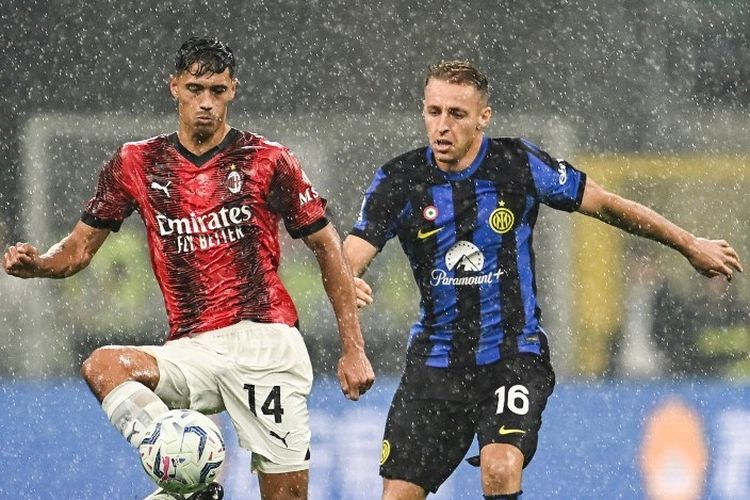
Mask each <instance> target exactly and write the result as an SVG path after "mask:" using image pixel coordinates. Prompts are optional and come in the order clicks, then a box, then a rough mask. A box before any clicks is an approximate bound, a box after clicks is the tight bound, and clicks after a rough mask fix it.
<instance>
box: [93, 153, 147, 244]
mask: <svg viewBox="0 0 750 500" xmlns="http://www.w3.org/2000/svg"><path fill="white" fill-rule="evenodd" d="M124 151H125V149H124V147H121V148H120V149H118V150H117V152H116V153H115V154H114V155H113V156H112V159H110V160H109V162H108V163H107V164H106V165H105V166H104V168H103V169H102V171H101V172H100V173H99V181H98V182H97V185H96V193H95V194H94V197H93V198H91V199H90V200H89V201H88V203H87V204H86V207H85V209H84V212H83V215H82V216H81V220H82V221H83V222H84V223H86V224H88V225H89V226H91V227H95V228H97V229H109V230H111V231H115V232H117V231H119V230H120V226H121V225H122V222H123V221H124V220H125V219H126V218H127V217H128V216H129V215H130V214H132V213H133V210H135V200H134V199H133V197H132V196H131V194H130V193H129V192H128V190H127V189H126V186H127V182H126V172H125V159H124Z"/></svg>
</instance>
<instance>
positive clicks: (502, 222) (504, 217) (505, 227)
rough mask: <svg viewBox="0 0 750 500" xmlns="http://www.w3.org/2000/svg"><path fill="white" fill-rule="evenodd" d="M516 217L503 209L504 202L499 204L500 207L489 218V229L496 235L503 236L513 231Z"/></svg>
mask: <svg viewBox="0 0 750 500" xmlns="http://www.w3.org/2000/svg"><path fill="white" fill-rule="evenodd" d="M515 221H516V216H515V215H513V212H511V211H510V210H509V209H507V208H505V202H504V201H501V202H500V207H499V208H496V209H495V210H493V211H492V213H491V214H490V218H489V221H488V222H489V223H490V227H491V228H492V230H493V231H495V232H496V233H498V234H505V233H507V232H508V231H510V230H511V229H513V223H514V222H515Z"/></svg>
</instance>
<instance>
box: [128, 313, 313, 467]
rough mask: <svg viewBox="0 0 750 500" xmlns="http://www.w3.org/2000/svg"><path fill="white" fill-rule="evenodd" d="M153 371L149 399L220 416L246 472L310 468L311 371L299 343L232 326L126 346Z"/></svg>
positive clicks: (288, 331)
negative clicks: (150, 361) (246, 453)
mask: <svg viewBox="0 0 750 500" xmlns="http://www.w3.org/2000/svg"><path fill="white" fill-rule="evenodd" d="M133 347H134V348H135V349H139V350H142V351H145V352H147V353H149V354H151V355H152V356H153V357H154V358H156V361H157V363H158V365H159V384H158V385H157V386H156V390H155V391H154V392H155V393H156V395H157V396H159V398H161V399H162V400H163V401H164V403H165V404H166V405H167V406H168V407H170V408H191V409H193V410H197V411H200V412H202V413H206V414H212V413H218V412H220V411H223V410H226V411H227V413H228V414H229V417H230V418H231V420H232V424H233V426H234V428H235V430H236V432H237V436H238V438H239V443H240V446H241V447H242V448H245V449H247V450H250V451H251V452H252V467H253V471H260V472H268V473H283V472H294V471H299V470H306V469H309V468H310V465H309V464H310V421H309V414H308V410H307V399H308V397H309V395H310V390H311V388H312V380H313V373H312V365H311V363H310V356H309V355H308V353H307V347H306V346H305V342H304V340H303V339H302V335H301V334H300V333H299V331H298V330H297V329H296V328H293V327H290V326H287V325H283V324H277V323H254V322H252V321H240V322H239V323H237V324H235V325H232V326H229V327H226V328H220V329H218V330H213V331H210V332H203V333H200V334H197V335H195V336H192V337H183V338H180V339H177V340H172V341H169V342H167V343H165V344H164V345H163V346H133Z"/></svg>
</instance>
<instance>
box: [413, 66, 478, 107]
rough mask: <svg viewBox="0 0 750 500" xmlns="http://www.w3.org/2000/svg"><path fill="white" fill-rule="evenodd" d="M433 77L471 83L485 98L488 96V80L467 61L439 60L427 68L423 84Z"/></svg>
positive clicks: (447, 80) (459, 82)
mask: <svg viewBox="0 0 750 500" xmlns="http://www.w3.org/2000/svg"><path fill="white" fill-rule="evenodd" d="M433 78H434V79H436V80H442V81H445V82H449V83H458V84H461V85H471V86H472V87H474V88H475V89H477V90H478V91H479V93H480V94H482V97H483V98H484V99H485V100H486V99H489V97H490V82H489V80H487V77H486V76H484V73H482V72H481V71H479V68H477V67H476V66H474V65H473V64H472V63H471V62H469V61H458V60H456V61H441V62H439V63H437V64H433V65H431V66H429V67H428V68H427V76H426V77H425V79H424V86H425V87H426V86H427V84H428V83H430V80H432V79H433Z"/></svg>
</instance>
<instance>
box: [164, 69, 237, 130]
mask: <svg viewBox="0 0 750 500" xmlns="http://www.w3.org/2000/svg"><path fill="white" fill-rule="evenodd" d="M191 69H192V68H191ZM169 89H170V91H171V92H172V95H173V96H174V98H175V99H177V104H178V109H179V115H180V127H181V128H184V130H185V131H186V132H187V133H188V134H189V135H190V136H192V137H194V138H196V139H197V140H198V141H205V140H207V139H209V138H211V137H212V136H214V134H216V133H217V132H218V131H220V130H223V127H224V125H225V124H226V119H227V110H228V107H229V103H230V102H231V101H232V99H234V94H235V91H236V89H237V82H236V80H234V79H233V78H232V77H230V76H229V70H228V69H227V70H224V71H223V72H222V73H206V74H204V75H201V76H195V75H193V74H192V73H191V72H190V71H183V72H181V73H180V74H178V75H175V76H173V77H172V79H171V80H170V82H169Z"/></svg>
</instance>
